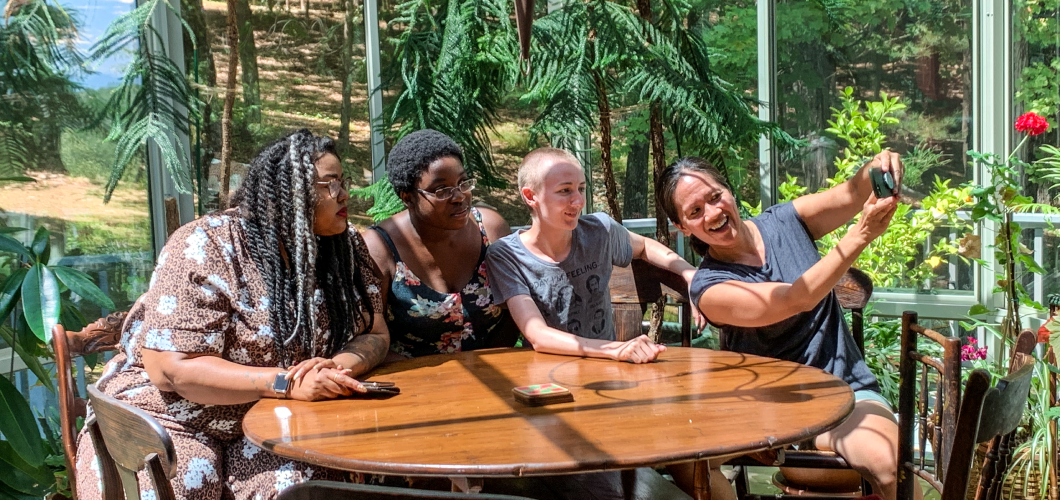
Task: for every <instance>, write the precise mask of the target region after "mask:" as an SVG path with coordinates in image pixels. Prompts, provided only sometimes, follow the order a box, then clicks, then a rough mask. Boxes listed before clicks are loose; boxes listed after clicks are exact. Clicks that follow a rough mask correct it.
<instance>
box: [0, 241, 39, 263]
mask: <svg viewBox="0 0 1060 500" xmlns="http://www.w3.org/2000/svg"><path fill="white" fill-rule="evenodd" d="M0 252H11V253H15V254H18V255H21V256H23V257H25V258H26V260H29V261H30V262H33V261H35V260H37V256H36V255H34V254H33V252H31V251H30V249H28V248H26V246H25V245H23V244H21V243H19V242H18V241H17V240H15V239H14V238H12V237H10V236H8V235H6V234H0Z"/></svg>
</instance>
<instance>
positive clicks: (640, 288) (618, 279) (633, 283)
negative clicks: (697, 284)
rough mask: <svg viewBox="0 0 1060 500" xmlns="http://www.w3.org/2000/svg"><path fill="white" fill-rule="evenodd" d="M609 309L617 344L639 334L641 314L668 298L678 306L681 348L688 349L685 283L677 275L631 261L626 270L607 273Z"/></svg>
mask: <svg viewBox="0 0 1060 500" xmlns="http://www.w3.org/2000/svg"><path fill="white" fill-rule="evenodd" d="M610 286H611V308H612V309H613V310H614V321H615V335H616V338H617V339H618V340H620V341H623V340H630V339H633V338H636V337H637V336H639V335H641V333H642V324H643V321H644V312H645V311H647V309H648V304H652V303H655V302H656V301H658V300H659V299H661V298H663V297H670V298H671V299H673V300H674V301H675V302H677V303H678V304H680V305H681V345H682V346H685V347H689V346H691V345H692V321H691V318H692V310H691V308H690V307H691V305H690V302H689V300H688V283H686V282H685V280H684V278H683V277H681V275H679V274H674V273H672V272H670V271H667V270H666V269H660V268H658V267H655V266H653V265H651V264H649V263H647V262H644V261H642V260H639V259H634V260H633V262H632V263H631V264H630V265H629V267H617V266H615V267H614V269H613V270H612V271H611V285H610Z"/></svg>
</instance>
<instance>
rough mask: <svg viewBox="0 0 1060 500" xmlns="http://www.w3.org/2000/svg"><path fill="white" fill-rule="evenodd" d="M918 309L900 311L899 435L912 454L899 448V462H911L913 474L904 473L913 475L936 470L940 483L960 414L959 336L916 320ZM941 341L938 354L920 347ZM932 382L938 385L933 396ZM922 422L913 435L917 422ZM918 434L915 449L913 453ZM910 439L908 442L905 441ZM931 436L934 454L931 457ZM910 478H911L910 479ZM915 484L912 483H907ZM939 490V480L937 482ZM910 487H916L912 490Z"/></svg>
mask: <svg viewBox="0 0 1060 500" xmlns="http://www.w3.org/2000/svg"><path fill="white" fill-rule="evenodd" d="M917 320H918V316H917V313H915V312H912V311H906V312H905V313H903V314H902V341H901V351H900V352H901V353H902V357H901V359H900V361H899V368H898V373H899V378H900V381H899V387H898V392H899V401H898V415H899V418H898V436H899V439H898V440H899V444H900V445H902V444H904V445H905V446H906V448H907V450H906V453H909V456H908V457H903V456H902V454H901V452H900V453H899V467H900V468H902V467H905V463H906V462H909V463H910V464H911V465H910V467H911V470H912V471H913V474H912V475H911V474H900V476H901V477H902V479H903V480H906V481H909V480H911V478H912V477H913V475H921V474H922V476H923V477H931V476H934V479H931V480H929V481H928V482H929V483H932V485H941V481H942V480H943V479H944V473H945V471H946V470H947V465H948V464H949V461H950V457H951V456H952V453H953V443H954V438H955V429H956V428H957V415H958V412H959V410H960V407H961V385H960V381H961V339H959V338H957V337H947V336H945V335H942V334H940V333H938V332H936V331H934V330H931V329H927V328H924V327H923V326H922V325H920V324H918V323H917ZM922 339H923V340H927V341H928V343H929V344H928V345H937V346H939V347H941V350H942V357H941V358H937V357H934V356H931V355H930V354H928V353H925V352H923V351H921V350H920V349H919V348H918V346H919V344H918V341H920V340H922ZM932 388H934V389H935V391H934V395H933V397H932ZM916 425H918V426H919V433H918V434H917V435H916V436H915V437H914V435H913V428H914V426H916ZM914 438H915V439H916V440H917V441H916V442H917V445H918V446H917V447H916V448H917V450H918V451H917V453H916V455H917V456H916V457H913V453H912V448H913V443H914ZM906 441H908V443H906ZM929 442H930V444H931V451H932V454H933V460H928V459H927V448H928V447H927V445H928V443H929ZM910 484H911V483H910ZM909 487H911V486H909ZM936 487H937V488H939V489H940V490H941V487H940V486H936ZM910 491H912V490H910Z"/></svg>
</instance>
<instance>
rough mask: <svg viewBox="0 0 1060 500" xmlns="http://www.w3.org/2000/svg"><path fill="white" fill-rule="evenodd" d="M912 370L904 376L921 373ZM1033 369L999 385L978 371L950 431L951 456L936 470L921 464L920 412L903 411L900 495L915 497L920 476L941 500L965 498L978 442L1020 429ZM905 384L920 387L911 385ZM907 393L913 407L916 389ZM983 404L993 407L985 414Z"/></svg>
mask: <svg viewBox="0 0 1060 500" xmlns="http://www.w3.org/2000/svg"><path fill="white" fill-rule="evenodd" d="M907 358H911V356H905V357H903V359H902V360H903V361H905V360H906V359H907ZM912 368H913V366H912V364H911V363H910V364H909V366H908V367H907V369H906V370H905V371H904V372H903V375H902V377H903V380H905V377H906V376H911V375H915V370H913V369H912ZM1033 372H1034V365H1033V364H1026V365H1024V366H1023V367H1022V368H1020V369H1019V370H1016V371H1015V372H1013V373H1011V374H1009V375H1008V376H1006V377H1005V378H1003V379H1001V380H1000V381H998V383H997V386H996V387H990V374H989V373H987V372H986V370H974V371H972V373H971V374H970V375H969V377H968V384H967V385H966V386H965V389H964V395H963V398H962V401H961V404H960V410H959V412H958V417H957V422H956V424H955V425H954V427H953V429H952V430H951V433H950V434H951V436H952V439H950V440H949V443H950V448H949V451H948V455H947V456H946V457H945V462H942V463H940V464H937V467H936V469H935V471H933V472H929V471H927V470H925V469H924V468H923V466H922V464H917V463H916V462H915V457H914V450H913V438H914V436H913V424H914V423H915V421H916V420H917V419H918V415H915V414H913V413H912V412H911V411H910V412H904V413H902V414H901V415H900V417H899V428H900V429H901V430H902V431H903V432H902V434H901V436H900V439H899V442H898V464H899V473H898V499H899V500H912V499H913V495H914V488H915V484H914V481H916V480H917V478H918V477H919V478H921V479H924V480H925V481H927V482H928V483H929V484H931V486H932V487H934V488H936V489H937V490H938V491H939V493H940V496H941V500H962V499H964V498H965V495H966V494H967V490H968V487H969V484H968V483H969V479H970V474H971V466H972V460H973V457H974V455H975V448H976V446H977V445H978V444H979V443H983V442H986V441H990V440H992V439H993V438H995V437H997V436H1002V435H1005V434H1009V433H1011V432H1012V431H1013V430H1015V428H1016V426H1017V425H1018V424H1019V421H1020V417H1021V416H1022V415H1023V408H1024V406H1026V405H1027V395H1028V393H1029V392H1030V386H1031V375H1032V374H1033ZM904 388H905V389H906V390H907V391H915V387H912V385H911V384H910V386H909V387H904ZM901 396H902V401H903V402H904V403H905V404H904V405H903V406H904V407H907V408H908V409H910V410H911V409H912V407H913V404H914V398H915V397H916V394H915V392H902V394H901ZM983 408H989V411H987V412H986V413H985V414H984V413H983ZM979 498H980V497H978V496H977V499H979Z"/></svg>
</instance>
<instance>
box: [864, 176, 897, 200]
mask: <svg viewBox="0 0 1060 500" xmlns="http://www.w3.org/2000/svg"><path fill="white" fill-rule="evenodd" d="M869 180H871V181H872V192H873V193H875V194H876V197H877V198H879V199H881V200H882V199H884V198H889V197H891V196H894V194H895V193H894V176H892V175H891V173H890V172H884V171H883V169H881V168H873V169H870V170H869Z"/></svg>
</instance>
